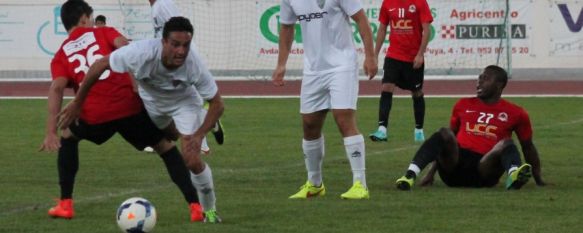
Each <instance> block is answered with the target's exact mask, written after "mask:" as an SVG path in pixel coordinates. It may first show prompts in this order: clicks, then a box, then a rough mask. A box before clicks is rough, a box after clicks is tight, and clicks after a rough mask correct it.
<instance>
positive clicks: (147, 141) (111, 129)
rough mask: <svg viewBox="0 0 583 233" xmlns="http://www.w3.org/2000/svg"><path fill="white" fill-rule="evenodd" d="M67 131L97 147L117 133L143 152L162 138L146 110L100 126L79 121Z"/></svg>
mask: <svg viewBox="0 0 583 233" xmlns="http://www.w3.org/2000/svg"><path fill="white" fill-rule="evenodd" d="M69 129H70V130H71V132H72V133H73V135H74V136H75V137H77V138H79V139H85V140H88V141H91V142H93V143H95V144H97V145H101V144H102V143H104V142H106V141H107V140H109V139H110V138H111V137H112V136H113V135H114V134H115V133H116V132H118V133H119V134H121V136H122V137H123V138H124V139H125V140H126V141H127V142H129V143H130V144H132V146H134V147H135V148H136V149H138V150H143V149H144V148H145V147H146V146H153V145H156V144H158V142H160V140H162V138H164V133H163V132H162V130H160V129H158V127H156V125H154V123H153V122H152V120H150V117H148V113H147V112H146V110H142V111H141V112H140V113H138V114H135V115H132V116H129V117H124V118H121V119H117V120H113V121H109V122H105V123H102V124H94V125H91V124H87V123H86V122H84V121H82V120H79V121H78V123H73V124H71V126H69Z"/></svg>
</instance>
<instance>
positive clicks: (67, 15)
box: [61, 0, 93, 31]
mask: <svg viewBox="0 0 583 233" xmlns="http://www.w3.org/2000/svg"><path fill="white" fill-rule="evenodd" d="M92 14H93V8H91V6H89V4H87V3H86V2H85V1H83V0H68V1H67V2H65V3H64V4H63V5H62V6H61V21H63V26H65V30H67V31H69V30H71V29H72V28H73V27H76V26H81V27H93V18H92V16H91V15H92Z"/></svg>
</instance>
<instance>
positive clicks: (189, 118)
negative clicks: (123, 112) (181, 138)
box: [143, 100, 206, 135]
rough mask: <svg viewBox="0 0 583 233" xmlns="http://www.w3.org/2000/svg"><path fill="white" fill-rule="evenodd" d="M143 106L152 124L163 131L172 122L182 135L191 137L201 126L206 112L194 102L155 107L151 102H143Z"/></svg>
mask: <svg viewBox="0 0 583 233" xmlns="http://www.w3.org/2000/svg"><path fill="white" fill-rule="evenodd" d="M143 102H144V106H145V107H146V110H147V111H148V115H149V116H150V118H151V119H152V122H154V124H155V125H156V126H157V127H158V128H159V129H165V128H166V127H168V125H170V123H172V121H174V124H175V125H176V130H178V132H179V133H180V134H182V135H192V134H194V132H196V130H197V129H198V128H199V127H200V126H201V125H202V122H203V120H204V118H205V116H206V110H205V109H204V108H202V106H200V105H197V104H196V103H195V101H192V103H185V101H179V103H180V105H176V106H171V107H169V106H163V108H160V107H157V106H156V105H155V104H154V103H153V102H150V101H147V100H143Z"/></svg>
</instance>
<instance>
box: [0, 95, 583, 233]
mask: <svg viewBox="0 0 583 233" xmlns="http://www.w3.org/2000/svg"><path fill="white" fill-rule="evenodd" d="M456 100H457V99H451V98H428V99H427V100H426V103H427V104H426V105H427V114H426V124H425V133H426V136H429V135H431V133H432V132H434V131H435V130H436V129H438V128H439V127H441V126H447V124H448V122H449V115H450V111H451V107H452V106H453V104H454V103H455V101H456ZM511 101H513V102H515V103H517V104H519V105H521V106H523V107H524V108H525V109H526V110H527V111H528V112H529V114H530V116H531V121H532V124H533V127H534V132H535V133H534V143H535V145H536V147H537V148H538V150H539V152H540V155H541V160H542V166H543V178H544V179H545V181H546V182H548V183H549V185H548V186H546V187H537V186H535V185H534V182H533V181H531V182H529V183H528V184H527V185H526V186H524V187H523V188H522V189H521V190H518V191H506V190H504V188H503V187H502V184H499V185H498V186H497V187H494V188H484V189H462V188H448V187H446V186H445V185H444V184H443V183H442V182H441V180H440V179H439V178H436V183H435V184H434V185H433V186H432V187H429V188H421V187H415V188H414V189H413V191H411V192H403V191H399V190H397V189H396V188H395V187H394V181H395V180H396V179H397V178H398V177H400V176H401V175H402V174H403V172H404V171H405V169H406V168H407V166H408V164H409V161H410V160H411V158H412V156H413V154H414V153H415V151H416V149H417V148H418V147H419V144H415V143H413V125H414V124H413V109H412V102H411V100H410V98H397V99H395V100H394V103H393V110H392V113H391V122H390V126H389V128H390V129H389V130H390V135H389V142H388V143H372V142H370V141H369V140H368V139H367V141H366V150H367V151H366V153H367V158H366V160H367V183H368V186H369V188H370V190H371V199H370V200H364V201H346V200H341V199H340V198H339V195H340V194H341V193H343V192H344V191H346V190H347V189H348V188H349V187H350V185H351V182H352V177H351V174H350V166H349V164H348V161H347V159H346V157H345V154H344V149H343V146H342V140H341V137H340V135H339V133H338V130H337V129H336V127H335V124H334V121H333V119H332V117H331V116H329V117H328V119H327V122H326V126H325V129H324V134H325V138H326V157H325V159H324V182H325V184H326V187H327V194H326V196H325V197H323V198H318V199H312V200H307V201H297V200H288V199H287V197H288V196H289V195H291V194H293V193H294V192H296V191H297V188H298V187H299V186H300V185H302V184H303V183H304V182H305V179H306V174H305V168H304V163H303V157H302V152H301V138H302V132H301V121H300V116H299V113H298V109H299V103H298V99H294V98H292V99H227V100H226V112H225V115H224V117H223V123H224V126H225V129H226V135H227V136H226V139H225V145H222V146H218V145H216V143H214V141H213V139H212V138H211V139H210V140H209V141H210V143H211V148H212V155H211V156H208V157H205V160H206V161H207V162H208V163H209V164H210V166H211V167H212V169H213V173H214V180H215V187H216V192H217V199H218V201H217V205H218V210H219V214H220V216H221V217H222V218H223V221H224V223H223V224H218V225H210V224H202V223H190V222H188V217H189V216H188V208H187V205H186V203H185V202H184V200H183V198H182V196H181V194H180V192H179V191H178V189H177V188H176V187H175V186H174V184H172V183H171V181H170V179H169V177H168V175H167V173H166V171H165V168H164V166H163V164H162V161H161V160H160V158H158V156H157V155H155V154H148V153H142V152H137V151H134V150H133V148H132V147H131V146H130V145H129V144H128V143H126V142H125V141H123V140H122V139H121V137H119V136H115V137H114V138H113V139H112V140H110V141H109V142H107V143H105V144H104V145H102V146H96V145H93V144H91V143H88V142H82V143H81V145H80V169H79V173H78V176H77V182H76V186H75V193H74V198H75V209H76V217H75V219H73V220H62V219H51V218H49V217H48V216H47V213H46V212H47V210H48V208H49V207H51V206H52V205H53V204H54V203H53V199H54V198H56V197H58V195H59V191H58V183H57V180H58V179H57V170H56V154H47V153H40V152H37V151H36V150H37V149H38V147H39V145H40V143H41V142H42V139H43V136H44V123H45V116H46V100H0V119H1V120H2V123H1V124H0V139H1V140H0V154H1V166H0V184H1V186H2V187H1V189H0V232H2V233H3V232H6V233H8V232H10V233H15V232H59V233H65V232H95V233H98V232H108V233H111V232H119V231H120V230H119V229H118V228H117V225H116V223H115V211H116V209H117V207H118V205H119V204H120V203H121V202H122V201H123V200H125V199H127V198H129V197H132V196H140V197H144V198H147V199H148V200H150V201H151V202H152V203H153V204H154V205H155V206H156V209H157V211H158V223H157V225H156V227H155V228H154V232H172V233H175V232H516V231H521V232H579V231H580V229H581V227H582V226H583V225H582V224H581V216H583V210H582V208H581V206H583V169H581V168H582V167H583V160H582V159H581V158H580V156H581V153H580V151H581V149H580V147H579V146H580V145H579V144H581V142H582V138H583V108H582V107H581V106H582V105H581V104H582V103H583V101H582V99H581V98H514V99H511ZM377 108H378V100H377V99H361V100H360V101H359V109H358V124H359V128H360V130H361V131H362V133H363V134H364V135H365V136H366V135H368V133H370V132H372V131H373V130H374V129H375V128H376V123H375V122H376V120H377V119H376V118H377ZM503 178H505V177H503Z"/></svg>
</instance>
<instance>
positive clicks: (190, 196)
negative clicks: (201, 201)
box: [160, 146, 198, 203]
mask: <svg viewBox="0 0 583 233" xmlns="http://www.w3.org/2000/svg"><path fill="white" fill-rule="evenodd" d="M160 157H161V158H162V160H163V161H164V165H166V170H167V171H168V174H169V175H170V178H171V179H172V181H173V182H174V184H176V185H177V186H178V188H179V189H180V191H181V192H182V195H184V199H186V201H187V202H188V203H193V202H198V195H197V194H196V189H195V188H194V186H193V184H192V181H191V180H190V171H189V170H188V168H186V165H184V160H182V155H180V151H178V149H177V148H176V146H175V147H172V149H170V150H169V151H167V152H166V153H164V154H161V155H160Z"/></svg>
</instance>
